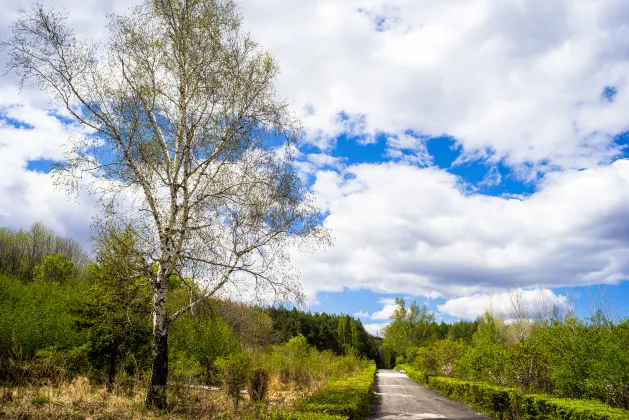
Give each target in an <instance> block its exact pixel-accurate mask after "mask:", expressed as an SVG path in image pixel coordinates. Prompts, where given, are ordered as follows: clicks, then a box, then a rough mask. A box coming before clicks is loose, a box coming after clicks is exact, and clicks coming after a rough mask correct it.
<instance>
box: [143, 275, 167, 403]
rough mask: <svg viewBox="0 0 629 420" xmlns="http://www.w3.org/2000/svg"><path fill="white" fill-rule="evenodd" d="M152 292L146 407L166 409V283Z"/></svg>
mask: <svg viewBox="0 0 629 420" xmlns="http://www.w3.org/2000/svg"><path fill="white" fill-rule="evenodd" d="M162 283H163V285H162V286H160V287H158V288H157V289H156V290H154V292H153V352H152V364H151V379H150V381H149V387H148V391H147V393H146V402H145V404H146V406H147V407H155V408H158V409H160V410H163V409H165V408H166V380H167V379H168V324H167V317H166V284H165V283H166V282H165V281H164V282H162Z"/></svg>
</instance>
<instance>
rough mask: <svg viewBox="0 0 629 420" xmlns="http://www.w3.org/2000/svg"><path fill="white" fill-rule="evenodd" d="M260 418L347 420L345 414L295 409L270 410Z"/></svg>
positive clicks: (270, 419)
mask: <svg viewBox="0 0 629 420" xmlns="http://www.w3.org/2000/svg"><path fill="white" fill-rule="evenodd" d="M262 418H263V419H264V420H347V417H346V416H338V415H334V414H325V413H313V412H305V413H304V412H295V411H271V412H269V413H266V415H264V416H263V417H262Z"/></svg>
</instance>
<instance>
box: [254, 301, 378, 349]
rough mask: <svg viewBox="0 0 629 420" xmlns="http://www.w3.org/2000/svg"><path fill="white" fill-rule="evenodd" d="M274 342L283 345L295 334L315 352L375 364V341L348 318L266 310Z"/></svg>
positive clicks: (355, 322) (352, 319)
mask: <svg viewBox="0 0 629 420" xmlns="http://www.w3.org/2000/svg"><path fill="white" fill-rule="evenodd" d="M266 312H267V313H268V315H269V316H270V317H271V320H272V321H273V330H274V333H275V340H276V341H278V342H284V341H287V340H289V339H290V338H291V337H294V336H296V335H298V334H302V335H303V336H304V337H306V340H308V344H310V345H311V346H314V347H316V348H317V349H318V350H320V351H323V350H331V351H333V352H334V353H336V354H354V355H356V356H359V357H366V358H368V359H371V360H374V361H376V360H378V359H379V358H380V353H379V349H378V345H377V343H376V340H374V338H373V337H372V336H371V335H369V333H368V332H367V331H366V330H365V327H363V324H362V323H361V322H360V320H359V319H356V318H353V317H351V316H349V315H330V314H327V313H310V312H302V311H299V310H297V309H294V308H293V309H292V310H289V309H286V308H269V309H268V310H267V311H266Z"/></svg>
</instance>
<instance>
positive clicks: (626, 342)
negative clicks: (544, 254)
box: [384, 289, 629, 419]
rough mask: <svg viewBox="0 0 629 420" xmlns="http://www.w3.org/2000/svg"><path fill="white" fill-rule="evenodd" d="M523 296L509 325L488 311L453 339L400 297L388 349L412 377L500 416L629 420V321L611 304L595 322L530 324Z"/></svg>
mask: <svg viewBox="0 0 629 420" xmlns="http://www.w3.org/2000/svg"><path fill="white" fill-rule="evenodd" d="M517 293H518V290H517V289H516V290H514V292H513V303H514V305H513V306H514V312H513V313H514V314H516V316H513V317H512V318H511V319H510V320H509V322H506V321H505V317H504V315H502V314H491V313H489V312H486V313H485V314H484V315H483V316H482V317H479V318H478V319H476V320H475V321H473V322H469V321H460V322H459V323H457V324H453V325H451V326H450V327H448V329H447V332H446V334H442V333H441V331H442V330H440V328H439V325H438V324H436V322H435V321H434V318H433V315H432V314H431V313H430V312H428V311H427V309H426V308H425V307H424V308H419V307H418V306H417V305H416V304H412V305H411V306H410V307H409V308H406V306H405V302H404V301H403V300H401V299H399V300H398V307H397V310H396V312H395V314H394V315H393V317H392V323H391V325H390V326H389V327H387V329H386V331H385V333H386V334H385V338H384V346H386V347H388V348H389V349H390V350H391V351H392V352H394V353H395V355H396V364H397V367H398V368H399V369H403V370H405V371H406V372H407V373H408V374H409V376H410V377H411V378H412V379H414V380H416V381H417V382H420V383H423V384H425V385H428V386H429V387H431V388H433V389H435V390H437V391H438V392H440V393H442V394H443V395H445V396H448V397H450V398H453V399H457V400H460V401H463V402H466V403H468V404H469V405H471V406H472V407H475V408H477V409H479V410H482V411H483V412H485V413H487V414H489V415H492V416H493V417H494V418H503V417H504V418H522V417H524V418H583V419H586V418H587V419H596V418H610V419H612V418H629V411H627V410H628V409H629V369H628V368H627V366H629V320H626V319H624V320H622V319H612V317H610V316H609V315H608V314H607V313H606V311H605V307H606V306H605V305H604V304H601V305H599V306H600V307H599V308H598V309H597V310H596V311H595V312H594V314H593V315H592V316H591V317H590V318H587V319H579V318H577V317H576V316H574V314H573V312H572V310H570V308H569V309H568V310H566V311H563V312H562V311H559V310H558V309H557V308H550V310H548V311H547V313H546V314H536V315H535V316H534V319H530V318H529V317H528V315H525V314H523V312H522V310H521V308H522V306H521V305H520V304H519V303H518V302H519V301H518V298H517ZM518 314H519V316H518ZM455 325H458V326H457V327H456V328H454V326H455ZM462 330H465V331H466V333H465V334H463V336H461V335H460V334H459V331H462ZM409 337H410V338H409ZM562 413H563V414H562ZM579 413H580V414H579ZM580 416H581V417H580ZM619 416H620V417H619ZM623 416H624V417H623Z"/></svg>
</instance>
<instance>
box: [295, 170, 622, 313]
mask: <svg viewBox="0 0 629 420" xmlns="http://www.w3.org/2000/svg"><path fill="white" fill-rule="evenodd" d="M313 190H314V191H315V193H316V194H317V198H318V200H319V202H320V204H321V205H322V206H323V207H324V209H325V210H326V211H327V212H329V216H328V217H327V219H326V221H325V224H326V225H327V226H328V227H329V228H330V229H331V230H332V232H333V234H334V237H335V242H334V246H333V247H332V248H331V249H328V250H327V251H325V252H324V251H317V252H315V253H314V254H313V255H306V256H296V258H295V260H294V261H295V263H296V264H297V266H298V267H299V268H300V270H301V272H302V279H303V281H304V285H305V288H306V291H307V292H308V294H309V295H310V296H312V295H313V294H314V293H315V292H316V291H317V290H330V291H340V290H342V287H348V288H350V289H356V290H357V289H360V288H367V289H371V290H373V291H375V292H378V293H403V294H408V295H411V296H429V297H439V296H441V297H447V298H453V297H458V296H467V295H472V294H474V293H479V292H485V293H495V292H500V291H503V290H505V289H507V288H509V286H510V285H511V284H513V283H514V282H517V283H518V284H520V285H522V286H523V287H534V286H536V285H537V284H538V283H539V282H540V281H541V282H542V283H543V284H544V285H545V286H547V287H563V286H568V285H574V286H577V285H590V284H597V283H616V282H618V281H621V280H623V279H626V278H627V277H628V276H629V259H628V258H627V256H628V255H629V235H628V234H627V228H626V220H627V218H628V217H629V160H618V161H616V162H615V163H614V164H612V165H609V166H606V167H599V168H596V169H590V170H584V171H565V172H562V173H553V174H549V175H547V176H546V178H545V180H544V181H543V182H542V183H541V184H540V185H539V188H538V191H537V192H535V193H534V194H532V195H530V196H528V197H526V198H523V199H514V198H505V197H490V196H483V195H480V194H470V193H469V192H466V191H464V190H463V188H462V187H461V181H460V179H459V178H457V177H456V176H454V175H452V174H449V173H447V172H445V171H442V170H438V169H436V168H423V169H422V168H417V167H414V166H407V165H400V164H391V163H390V164H379V165H375V164H373V165H372V164H361V165H354V166H349V167H348V168H347V170H346V171H345V172H343V173H341V174H337V173H333V172H319V173H318V174H317V180H316V182H315V184H314V186H313ZM382 316H384V315H382Z"/></svg>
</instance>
